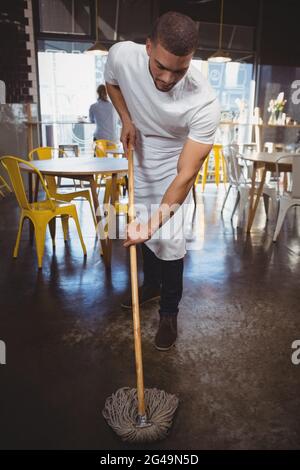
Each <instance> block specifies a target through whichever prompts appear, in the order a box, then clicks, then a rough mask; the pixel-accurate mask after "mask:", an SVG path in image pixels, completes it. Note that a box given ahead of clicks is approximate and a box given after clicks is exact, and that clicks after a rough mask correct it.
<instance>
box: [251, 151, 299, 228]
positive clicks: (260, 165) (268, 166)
mask: <svg viewBox="0 0 300 470" xmlns="http://www.w3.org/2000/svg"><path fill="white" fill-rule="evenodd" d="M294 155H298V156H299V154H293V153H287V152H276V153H267V152H257V153H252V154H249V155H244V156H243V158H244V159H245V160H249V161H251V162H253V172H252V180H251V191H250V205H249V213H248V221H247V232H248V233H249V232H250V230H251V227H252V224H253V221H254V217H255V214H256V210H257V206H258V203H259V200H260V197H261V195H262V192H263V187H264V184H265V180H266V173H267V171H272V172H275V171H277V170H278V172H279V173H282V172H284V173H290V172H291V171H292V163H293V156H294ZM282 157H287V158H284V159H283V160H281V161H280V160H279V159H281V158H282ZM278 160H279V161H278ZM277 161H278V163H277ZM276 163H277V164H276ZM259 170H261V179H260V183H259V187H258V189H257V192H256V198H255V182H256V177H257V174H258V171H259Z"/></svg>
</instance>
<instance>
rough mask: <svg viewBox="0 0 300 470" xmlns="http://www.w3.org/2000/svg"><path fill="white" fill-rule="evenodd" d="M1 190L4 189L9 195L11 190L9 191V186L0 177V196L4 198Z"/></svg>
mask: <svg viewBox="0 0 300 470" xmlns="http://www.w3.org/2000/svg"><path fill="white" fill-rule="evenodd" d="M3 188H5V189H6V190H7V191H8V192H9V193H12V190H11V189H10V187H9V185H8V184H7V182H6V181H5V179H4V178H3V176H1V175H0V196H2V197H5V194H4V192H3V191H2V189H3Z"/></svg>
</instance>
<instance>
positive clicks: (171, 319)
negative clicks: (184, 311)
mask: <svg viewBox="0 0 300 470" xmlns="http://www.w3.org/2000/svg"><path fill="white" fill-rule="evenodd" d="M176 339H177V314H174V315H160V320H159V327H158V330H157V333H156V336H155V342H154V344H155V347H156V349H158V350H159V351H168V350H169V349H170V348H171V347H172V346H173V345H174V344H175V342H176Z"/></svg>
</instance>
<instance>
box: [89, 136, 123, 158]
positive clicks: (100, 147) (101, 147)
mask: <svg viewBox="0 0 300 470" xmlns="http://www.w3.org/2000/svg"><path fill="white" fill-rule="evenodd" d="M117 148H118V146H117V144H116V143H115V142H112V141H111V140H105V139H100V140H96V141H95V155H96V157H100V158H103V157H106V156H107V150H115V149H117Z"/></svg>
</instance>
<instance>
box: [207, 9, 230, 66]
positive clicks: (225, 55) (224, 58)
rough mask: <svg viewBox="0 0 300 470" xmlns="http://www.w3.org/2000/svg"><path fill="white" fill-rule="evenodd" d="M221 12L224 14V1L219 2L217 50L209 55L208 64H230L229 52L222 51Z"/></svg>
mask: <svg viewBox="0 0 300 470" xmlns="http://www.w3.org/2000/svg"><path fill="white" fill-rule="evenodd" d="M223 12H224V0H221V13H220V30H219V48H218V50H217V51H216V52H215V53H214V54H213V55H211V56H210V57H209V58H208V59H207V60H208V61H209V62H218V63H224V62H230V61H231V57H230V56H229V52H227V51H224V50H223V49H222V38H223Z"/></svg>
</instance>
